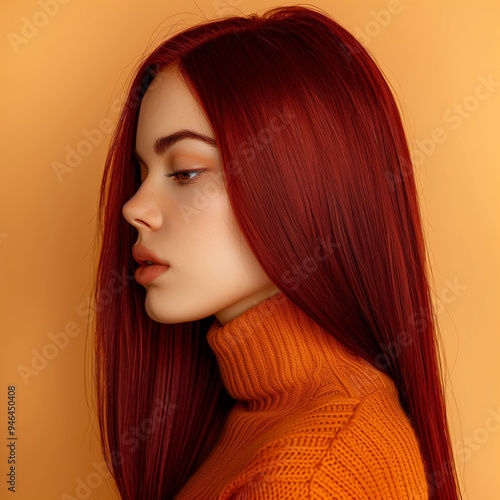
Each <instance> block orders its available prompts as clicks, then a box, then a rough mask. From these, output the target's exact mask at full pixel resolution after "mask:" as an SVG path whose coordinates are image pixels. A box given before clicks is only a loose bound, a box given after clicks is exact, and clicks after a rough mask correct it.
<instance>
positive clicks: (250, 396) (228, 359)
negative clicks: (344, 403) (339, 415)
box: [207, 292, 395, 411]
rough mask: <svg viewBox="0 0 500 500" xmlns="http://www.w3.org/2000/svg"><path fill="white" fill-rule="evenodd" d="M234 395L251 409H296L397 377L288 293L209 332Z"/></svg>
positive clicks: (367, 390)
mask: <svg viewBox="0 0 500 500" xmlns="http://www.w3.org/2000/svg"><path fill="white" fill-rule="evenodd" d="M207 341H208V344H209V346H210V347H211V348H212V350H213V351H214V353H215V355H216V357H217V360H218V363H219V367H220V372H221V376H222V379H223V382H224V385H225V387H226V389H227V391H228V392H229V394H230V395H231V396H232V397H234V398H235V399H237V400H240V401H242V402H246V403H247V404H248V409H249V410H250V411H261V410H283V409H286V408H290V409H295V408H297V407H300V406H303V405H305V404H307V403H308V402H311V401H312V400H315V399H316V398H318V397H321V396H324V395H330V396H332V397H334V395H343V396H344V397H345V396H348V397H356V398H357V397H360V396H361V395H363V394H368V393H371V392H373V391H374V390H376V389H378V388H380V387H381V386H392V388H393V389H394V390H395V388H394V386H393V384H392V381H391V380H390V379H389V378H388V377H387V376H386V375H385V374H383V373H382V372H380V371H379V370H377V369H376V368H375V367H373V366H372V365H370V364H369V363H368V362H366V361H365V360H363V359H362V358H360V357H358V356H355V355H354V354H352V353H351V352H350V351H348V350H347V349H346V348H345V347H343V346H342V345H341V344H340V343H339V342H338V341H337V340H336V339H335V338H334V337H333V335H331V334H330V333H328V332H327V331H325V330H324V329H323V328H321V327H320V326H319V325H318V324H317V323H316V322H314V321H313V320H312V319H311V318H309V316H307V315H306V314H305V313H304V312H303V311H302V310H301V309H300V308H299V307H298V306H296V305H295V304H294V303H293V302H292V301H291V300H290V299H289V298H288V297H286V295H284V294H283V292H280V293H278V294H276V295H273V296H271V297H269V298H267V299H265V300H264V301H262V302H260V303H258V304H257V305H255V306H253V307H252V308H250V309H248V310H247V311H246V312H244V313H243V314H241V315H240V316H237V317H236V318H234V319H233V320H232V321H230V322H228V323H227V324H225V325H221V323H220V322H219V321H218V320H217V319H215V321H214V323H213V324H212V325H211V327H210V329H209V331H208V333H207Z"/></svg>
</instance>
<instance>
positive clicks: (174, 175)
mask: <svg viewBox="0 0 500 500" xmlns="http://www.w3.org/2000/svg"><path fill="white" fill-rule="evenodd" d="M202 172H204V169H201V170H179V171H178V172H174V173H173V174H165V177H176V178H177V179H178V177H177V176H178V175H184V174H197V175H195V176H194V177H193V178H192V179H196V177H199V175H200V174H201V173H202ZM177 182H178V183H179V184H180V185H181V186H186V185H188V184H193V183H194V182H196V180H191V179H190V180H187V181H180V180H179V181H177Z"/></svg>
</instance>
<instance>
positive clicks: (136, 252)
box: [132, 244, 170, 267]
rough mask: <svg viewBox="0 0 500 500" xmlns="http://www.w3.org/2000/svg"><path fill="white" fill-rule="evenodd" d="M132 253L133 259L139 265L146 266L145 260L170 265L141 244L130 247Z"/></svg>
mask: <svg viewBox="0 0 500 500" xmlns="http://www.w3.org/2000/svg"><path fill="white" fill-rule="evenodd" d="M132 255H133V257H134V259H135V261H136V262H137V263H138V264H139V265H140V266H146V265H147V264H146V261H147V260H149V261H151V262H154V263H155V264H159V265H160V266H169V267H170V264H169V263H168V262H165V261H164V260H162V259H160V258H159V257H157V256H156V255H155V254H154V253H153V252H152V251H151V250H150V249H149V248H147V247H145V246H144V245H142V244H139V245H134V246H133V247H132Z"/></svg>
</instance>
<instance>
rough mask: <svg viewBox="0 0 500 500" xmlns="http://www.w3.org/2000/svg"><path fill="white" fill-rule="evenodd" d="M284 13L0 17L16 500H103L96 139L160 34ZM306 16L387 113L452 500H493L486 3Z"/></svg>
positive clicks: (496, 443)
mask: <svg viewBox="0 0 500 500" xmlns="http://www.w3.org/2000/svg"><path fill="white" fill-rule="evenodd" d="M286 4H287V3H286V2H284V3H282V4H278V3H276V4H275V3H274V2H272V1H269V0H266V1H250V0H196V2H195V1H194V0H191V1H188V2H182V3H181V2H180V1H177V2H167V1H165V0H163V1H151V0H150V1H146V2H138V1H132V0H120V1H118V0H113V1H111V0H108V1H105V2H101V1H97V0H86V1H83V0H64V4H63V0H59V1H56V0H38V1H32V0H23V1H18V2H2V5H1V7H0V27H1V33H2V38H1V40H0V50H1V54H0V55H1V65H2V68H1V69H2V75H3V77H2V92H1V94H0V102H1V109H2V118H3V119H2V134H1V137H2V147H1V149H0V151H1V156H2V157H1V165H2V166H1V182H0V190H1V192H0V193H1V194H0V203H1V205H2V206H1V214H2V218H1V221H0V260H1V262H2V274H1V276H2V279H1V288H0V289H1V297H0V303H1V305H2V314H1V324H2V329H1V332H2V336H3V349H2V363H1V379H2V380H1V381H2V384H1V388H0V391H1V396H0V399H1V400H2V401H3V403H2V404H1V405H0V407H1V408H2V414H1V415H0V422H2V426H4V427H2V430H1V432H0V435H2V436H6V435H7V434H6V430H7V429H6V428H5V427H6V422H7V418H6V417H7V415H6V413H7V411H6V404H5V402H6V401H7V386H8V385H9V384H15V385H16V386H17V400H16V401H17V413H16V417H17V436H18V441H17V496H16V498H18V499H32V498H40V499H42V500H45V499H49V498H50V499H59V498H66V499H69V498H89V497H90V495H92V498H94V499H108V498H116V496H113V494H112V488H110V487H109V486H108V485H107V484H106V478H105V477H104V476H105V474H104V475H103V473H102V472H101V473H99V472H97V470H96V468H95V465H96V464H97V465H98V464H100V463H101V462H102V456H101V453H100V448H99V444H98V441H97V432H96V431H97V428H96V423H95V416H94V414H93V412H92V410H91V408H89V403H90V390H89V388H87V392H86V387H85V377H84V375H85V372H84V367H85V365H87V367H89V354H90V353H91V350H90V347H91V346H90V344H89V339H88V338H87V332H86V326H87V325H86V322H85V320H86V316H85V314H86V311H87V309H88V302H87V300H88V297H89V281H90V273H91V270H92V252H91V250H92V243H93V236H94V225H95V213H96V206H97V205H96V203H97V192H98V187H99V183H100V178H101V174H102V169H103V163H104V158H105V154H106V149H107V146H108V142H109V139H110V132H109V130H110V129H109V125H110V123H115V120H116V117H117V105H118V104H119V103H120V97H121V96H122V95H123V92H124V90H125V85H126V83H127V82H128V79H129V78H130V76H131V72H132V69H133V67H134V66H135V64H136V63H137V61H138V60H139V59H140V58H141V57H142V56H143V55H144V53H145V52H149V51H150V50H151V49H152V48H153V47H155V46H156V45H157V44H158V43H159V42H160V40H161V39H162V38H163V37H165V36H167V35H168V33H169V32H170V30H171V29H172V28H174V30H176V31H177V30H179V29H181V28H182V27H184V26H188V25H192V24H194V23H196V22H199V21H202V20H203V19H205V18H210V19H212V18H214V17H215V16H216V14H220V15H225V14H236V13H239V12H241V13H244V14H248V13H250V12H253V11H259V10H267V9H268V8H270V7H273V6H277V5H286ZM314 5H316V6H318V7H321V8H323V9H325V10H326V11H327V12H328V13H330V14H331V15H332V16H333V17H334V18H335V19H336V20H338V21H339V22H340V23H341V24H343V25H344V26H346V27H347V28H348V29H349V30H350V31H351V32H352V33H353V34H355V35H356V36H357V37H358V38H359V39H360V40H361V41H362V42H364V43H365V45H367V46H368V48H369V49H370V50H371V51H372V53H373V54H374V55H375V57H376V59H377V60H378V62H379V64H380V65H381V67H382V69H383V70H384V72H385V73H386V75H387V77H388V78H389V80H390V81H391V83H392V85H393V87H394V90H395V92H396V93H397V95H398V97H399V100H400V101H401V107H402V110H403V114H404V121H405V126H406V128H407V131H408V136H409V139H410V142H411V144H412V149H413V150H414V152H415V159H416V163H417V165H416V168H415V176H416V179H417V183H418V186H419V190H420V196H421V204H422V210H423V214H424V224H425V230H426V234H427V240H428V243H429V255H430V257H431V261H432V266H433V271H434V275H433V276H434V281H433V289H434V292H435V295H436V305H437V307H438V312H439V316H438V318H439V321H440V325H441V330H442V334H443V343H444V346H445V353H446V359H447V364H448V368H449V380H448V390H447V394H448V405H449V408H450V412H451V416H452V429H451V433H452V441H453V443H454V446H455V449H456V450H457V458H458V461H459V469H460V470H459V475H460V477H461V480H462V483H463V484H465V487H466V490H465V491H466V494H465V495H464V498H471V499H478V500H494V499H495V500H496V499H498V498H500V483H499V477H498V476H499V475H498V471H499V470H500V469H499V466H500V460H499V457H500V388H499V381H500V368H499V367H500V363H499V362H498V358H499V353H500V349H499V347H500V337H499V332H500V321H499V313H498V311H499V308H500V307H499V306H500V300H499V299H500V294H499V286H498V283H499V281H500V273H499V261H498V255H500V248H499V246H500V245H499V243H500V237H499V224H498V216H499V214H500V207H499V201H498V200H499V193H498V185H499V177H500V174H499V170H498V165H499V164H500V150H499V148H498V143H499V139H500V137H499V122H498V117H499V116H500V84H499V83H495V82H500V65H499V61H500V58H499V50H498V49H499V38H498V19H499V18H500V4H499V3H498V2H497V1H495V0H491V1H480V2H478V1H477V0H464V1H457V0H447V1H444V0H440V1H436V0H419V1H415V0H356V1H352V0H325V1H317V2H315V3H314ZM44 8H45V9H46V11H47V12H48V13H46V11H45V10H44ZM488 80H489V81H490V83H485V82H488ZM98 128H100V129H101V131H102V136H101V134H100V133H99V132H97V129H98ZM92 140H93V143H92V142H91V141H92ZM85 141H87V143H85ZM86 146H87V147H86ZM71 148H73V149H74V150H78V151H80V153H81V154H82V155H83V156H82V157H81V158H80V160H78V158H76V159H75V158H73V164H72V165H71V166H69V165H67V166H69V169H68V171H65V172H62V173H61V174H60V176H59V177H58V176H57V175H56V173H55V171H54V165H55V164H56V163H59V164H67V160H68V159H67V158H66V157H67V155H68V151H69V150H70V149H71ZM70 160H71V158H70ZM59 166H60V165H59ZM495 257H496V258H495ZM62 332H66V333H62ZM58 334H59V335H58ZM54 339H59V344H60V347H57V346H56V347H54V343H55V340H54ZM51 345H52V346H51ZM86 353H87V356H85V354H86ZM37 356H38V358H37ZM32 363H34V366H32ZM28 370H32V371H31V372H29V371H28ZM21 373H23V375H21ZM2 439H3V440H4V441H3V443H2V447H1V448H2V450H4V451H2V456H1V457H0V461H1V466H0V470H1V472H2V478H5V474H6V472H7V457H6V452H5V448H6V447H5V442H6V438H5V437H2ZM4 454H5V456H4ZM0 488H1V490H0V497H2V498H3V497H7V496H6V495H7V493H8V492H7V486H6V483H5V482H4V479H3V480H2V484H1V485H0Z"/></svg>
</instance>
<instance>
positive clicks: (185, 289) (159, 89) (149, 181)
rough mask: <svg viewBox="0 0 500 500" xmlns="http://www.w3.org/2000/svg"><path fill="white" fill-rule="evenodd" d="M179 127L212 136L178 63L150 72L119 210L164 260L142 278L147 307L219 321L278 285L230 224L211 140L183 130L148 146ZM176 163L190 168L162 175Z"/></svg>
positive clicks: (170, 318) (178, 318) (180, 317)
mask: <svg viewBox="0 0 500 500" xmlns="http://www.w3.org/2000/svg"><path fill="white" fill-rule="evenodd" d="M182 129H188V130H193V131H195V132H198V133H201V134H204V135H205V136H208V137H210V138H212V139H214V140H215V135H214V133H213V130H212V128H211V126H210V124H209V122H208V120H207V118H206V117H205V115H204V113H203V111H202V109H201V107H200V106H199V104H198V102H197V101H196V99H195V98H194V97H193V95H192V94H191V92H190V90H189V88H188V87H187V85H186V84H185V83H184V81H183V80H182V78H181V77H180V75H179V74H178V73H177V68H175V67H169V68H167V69H166V70H163V71H162V72H161V73H160V74H159V75H158V76H156V78H155V80H153V82H152V84H151V85H150V87H149V88H148V90H147V92H146V94H145V96H144V98H143V100H142V103H141V107H140V111H139V118H138V124H137V134H136V142H135V150H136V152H137V155H138V156H139V157H140V159H141V161H140V162H139V163H140V168H141V180H142V183H141V186H140V187H139V189H138V190H137V191H136V193H135V195H134V196H133V197H132V198H131V199H130V200H129V201H127V203H125V205H124V206H123V210H122V212H123V216H124V217H125V219H126V220H127V222H129V223H130V224H132V225H133V226H134V227H135V228H136V229H137V231H138V238H137V241H136V243H137V244H139V243H140V244H143V245H144V246H146V247H147V248H148V249H150V250H151V251H152V252H153V253H154V254H155V255H156V256H157V257H158V258H159V259H161V260H163V261H165V262H167V263H168V264H170V268H169V269H168V271H166V272H165V273H163V274H162V275H160V276H158V277H157V278H156V279H154V280H153V281H152V282H150V283H148V284H145V285H143V286H144V287H145V288H146V291H147V293H146V302H145V308H146V312H147V314H148V315H149V316H150V317H151V318H152V319H154V320H155V321H158V322H160V323H183V322H186V321H195V320H197V319H201V318H204V317H207V316H210V315H212V314H215V316H216V318H217V319H218V320H219V321H220V323H221V324H223V325H224V324H226V323H227V322H229V321H231V320H232V319H234V318H236V317H237V316H239V315H240V314H242V313H243V312H245V311H247V310H248V309H250V308H251V307H253V306H254V305H256V304H258V303H259V302H261V301H263V300H264V299H266V298H268V297H271V296H272V295H275V294H276V293H279V291H280V290H279V289H278V288H277V287H276V286H275V285H274V284H273V283H272V282H271V281H270V279H269V278H268V277H267V275H266V274H265V273H264V271H263V270H262V268H261V266H260V264H259V263H258V261H257V259H256V258H255V256H254V255H253V253H252V252H251V250H250V248H249V246H248V244H247V242H246V240H245V238H244V236H243V234H242V232H241V230H240V228H239V226H238V225H237V222H236V220H235V218H234V214H233V211H232V207H231V205H230V203H229V199H228V195H227V192H226V190H225V186H224V179H223V170H222V164H221V159H220V155H219V150H218V148H217V147H216V146H213V145H211V144H207V143H206V142H203V141H201V140H198V139H194V138H184V139H182V140H179V141H178V142H175V143H174V144H172V145H170V146H169V147H168V148H167V149H166V150H165V151H164V152H162V153H161V154H159V155H158V154H157V153H156V152H155V150H154V143H155V141H156V140H157V139H158V138H160V137H163V136H167V135H169V134H172V133H174V132H177V131H179V130H182ZM181 170H190V171H192V172H190V173H184V174H179V175H177V176H174V177H166V176H165V174H174V173H175V172H179V171H181ZM180 181H183V182H189V181H192V183H191V184H186V185H182V184H181V183H180Z"/></svg>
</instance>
